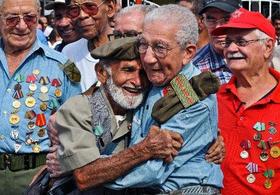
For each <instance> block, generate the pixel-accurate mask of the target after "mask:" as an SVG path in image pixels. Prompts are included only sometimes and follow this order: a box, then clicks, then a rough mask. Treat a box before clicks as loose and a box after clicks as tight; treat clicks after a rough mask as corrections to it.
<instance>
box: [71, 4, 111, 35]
mask: <svg viewBox="0 0 280 195" xmlns="http://www.w3.org/2000/svg"><path fill="white" fill-rule="evenodd" d="M88 3H95V4H96V5H97V6H98V12H97V14H96V15H90V14H88V13H87V12H85V11H84V10H83V9H81V7H80V13H79V15H78V16H77V17H75V18H71V19H72V21H73V24H74V25H75V28H76V29H77V30H78V32H79V33H80V36H81V37H83V38H85V39H94V38H96V37H97V36H99V35H100V34H102V33H104V32H105V31H106V30H107V28H108V26H109V24H108V18H109V17H112V16H113V15H114V13H115V4H114V3H113V1H111V0H104V1H102V0H72V1H71V4H70V7H71V5H75V4H79V5H84V6H85V5H89V4H88Z"/></svg>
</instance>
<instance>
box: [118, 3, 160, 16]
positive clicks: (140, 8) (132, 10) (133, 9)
mask: <svg viewBox="0 0 280 195" xmlns="http://www.w3.org/2000/svg"><path fill="white" fill-rule="evenodd" d="M155 8H157V6H154V5H133V6H129V7H125V8H123V9H121V10H120V11H119V12H118V13H116V15H115V18H119V17H124V16H127V15H130V14H133V13H135V12H141V13H143V15H145V14H146V13H148V12H150V11H152V10H153V9H155Z"/></svg>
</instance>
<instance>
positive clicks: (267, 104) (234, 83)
mask: <svg viewBox="0 0 280 195" xmlns="http://www.w3.org/2000/svg"><path fill="white" fill-rule="evenodd" d="M213 34H214V35H219V34H226V40H225V42H224V47H225V49H224V55H225V57H226V59H227V63H228V67H229V68H230V70H231V71H232V73H233V75H234V76H233V78H232V79H231V80H230V82H229V83H228V84H226V85H224V86H222V87H221V88H220V91H219V93H218V103H219V105H221V106H219V127H220V129H221V133H222V135H223V137H224V139H225V145H226V148H227V151H228V154H229V155H228V156H226V158H225V161H224V162H223V163H222V170H223V173H224V175H225V177H224V189H223V191H222V193H223V194H227V195H231V194H232V195H233V194H234V195H235V194H278V193H279V192H280V174H279V171H280V164H279V157H280V148H279V142H278V141H279V139H280V134H279V132H278V131H277V129H278V128H277V127H278V125H279V123H280V118H279V109H280V101H279V93H280V91H279V90H280V86H279V80H280V74H279V73H278V72H276V71H275V70H273V69H272V68H269V64H270V61H271V57H272V53H273V48H274V42H275V37H276V36H275V29H274V28H273V26H272V25H271V23H270V22H269V21H268V20H267V19H266V18H265V17H264V16H263V15H261V13H258V12H249V11H247V10H245V9H242V8H241V9H240V10H238V11H236V12H234V13H233V14H232V18H231V19H230V20H229V22H228V24H225V25H222V26H221V27H219V28H217V29H216V30H215V31H213Z"/></svg>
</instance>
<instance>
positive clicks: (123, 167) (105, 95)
mask: <svg viewBox="0 0 280 195" xmlns="http://www.w3.org/2000/svg"><path fill="white" fill-rule="evenodd" d="M136 40H137V39H136V38H125V39H118V40H115V41H113V42H110V43H109V44H106V45H104V47H101V48H97V49H96V50H94V51H93V52H92V55H94V57H96V58H98V59H101V60H100V62H99V63H98V64H97V65H96V73H97V76H98V79H99V81H100V82H101V86H100V87H96V86H95V87H94V88H91V93H90V95H80V96H75V97H73V98H71V99H69V100H68V101H67V102H66V103H65V104H64V105H63V106H62V107H61V109H60V110H59V111H58V113H57V118H56V128H57V129H59V138H60V145H61V147H60V148H59V151H58V156H59V160H60V165H61V170H62V172H63V173H67V172H71V171H73V170H75V169H77V168H80V167H83V166H85V165H87V164H88V165H87V166H86V167H84V168H83V171H84V170H90V171H91V173H93V174H94V182H95V183H96V184H102V183H104V182H108V181H111V180H113V179H116V178H117V177H118V176H120V175H122V174H124V173H125V172H126V171H127V170H129V169H131V168H132V167H134V166H136V165H137V164H139V163H141V162H143V161H146V160H148V159H151V158H164V159H165V160H166V161H170V160H172V156H174V155H176V153H177V150H178V149H179V148H180V145H181V143H182V140H181V137H180V135H179V134H177V133H173V132H168V131H163V130H162V131H159V129H158V128H157V127H152V128H151V132H150V134H149V135H148V136H147V137H146V138H145V139H144V140H143V141H142V142H140V143H139V144H136V145H134V146H132V147H130V148H129V149H126V150H124V149H125V148H126V147H127V145H128V140H129V137H130V133H129V132H130V127H131V125H130V123H131V119H132V112H131V110H132V109H134V108H136V107H137V106H138V105H139V104H140V103H141V102H142V100H143V98H144V93H145V91H147V89H148V80H147V78H146V76H145V73H144V71H143V68H142V67H141V64H140V59H139V54H138V52H137V49H136ZM72 138H75V140H72ZM120 151H121V152H120ZM101 155H102V156H101ZM106 155H107V157H106ZM49 160H51V159H49ZM116 166H117V167H119V168H118V169H115V167H116ZM74 176H75V178H76V180H77V181H78V184H80V181H83V180H84V179H86V180H88V179H87V177H86V176H85V175H84V174H83V172H82V171H81V170H79V169H77V170H75V171H74ZM69 182H72V181H71V180H68V181H67V182H66V183H64V184H63V185H62V186H65V187H62V186H61V185H55V187H54V188H53V189H52V190H51V191H52V193H54V194H56V193H57V192H58V191H63V189H66V187H67V186H68V187H67V188H68V189H69V188H70V187H74V186H73V185H72V186H71V185H69ZM80 185H83V184H80ZM56 186H59V187H56ZM103 191H105V192H106V193H111V194H112V193H114V192H113V191H112V190H109V189H103V188H96V189H93V190H91V191H90V192H91V193H94V194H97V193H98V194H99V193H101V192H103ZM66 193H67V192H66V191H63V194H66Z"/></svg>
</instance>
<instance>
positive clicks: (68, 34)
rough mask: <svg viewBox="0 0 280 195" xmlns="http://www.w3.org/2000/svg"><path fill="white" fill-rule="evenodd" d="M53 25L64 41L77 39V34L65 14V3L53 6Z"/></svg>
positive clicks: (68, 41)
mask: <svg viewBox="0 0 280 195" xmlns="http://www.w3.org/2000/svg"><path fill="white" fill-rule="evenodd" d="M54 12H55V20H54V23H55V27H56V29H57V32H58V34H59V35H60V36H61V38H62V39H63V41H64V42H65V43H71V42H74V41H76V40H78V38H79V35H78V33H77V32H76V31H75V28H74V26H73V24H72V21H71V19H70V18H69V17H67V15H66V6H65V5H57V6H56V7H55V10H54Z"/></svg>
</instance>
